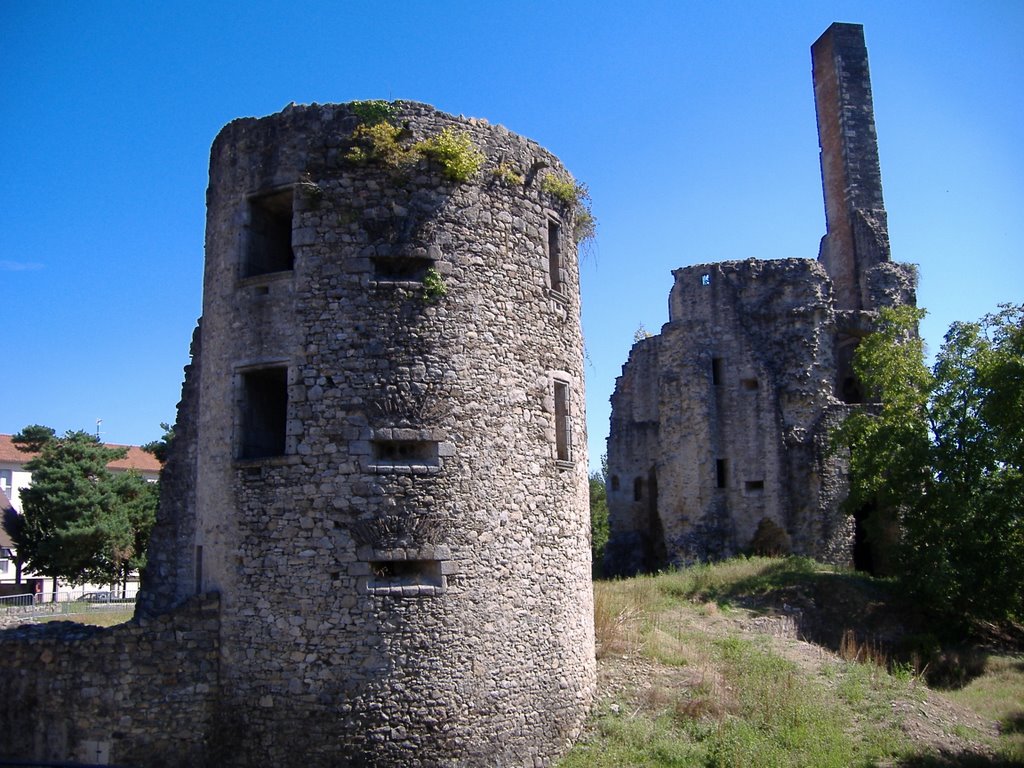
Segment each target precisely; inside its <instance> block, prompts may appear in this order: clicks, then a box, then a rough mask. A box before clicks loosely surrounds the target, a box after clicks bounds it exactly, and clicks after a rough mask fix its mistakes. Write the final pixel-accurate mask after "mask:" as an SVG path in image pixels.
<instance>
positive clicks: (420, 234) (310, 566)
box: [0, 102, 595, 768]
mask: <svg viewBox="0 0 1024 768" xmlns="http://www.w3.org/2000/svg"><path fill="white" fill-rule="evenodd" d="M394 106H395V113H394V115H393V122H394V124H395V125H397V126H399V127H401V128H402V134H401V135H400V137H399V139H400V141H401V142H402V143H403V144H404V145H405V146H406V147H408V146H409V145H411V144H412V142H414V141H419V140H423V139H426V138H428V137H431V136H437V135H439V134H440V133H441V132H442V131H443V130H446V129H449V130H453V131H456V132H457V133H460V134H463V135H466V136H468V137H469V138H470V140H471V141H472V143H473V145H475V147H476V148H477V149H478V150H480V151H481V152H482V153H483V155H484V158H485V160H484V165H483V167H482V169H481V170H480V171H479V172H478V173H477V174H475V175H474V176H473V177H472V178H471V179H469V180H468V181H467V182H464V183H460V182H454V181H451V180H449V179H447V178H446V177H445V175H444V173H443V171H442V168H441V167H440V166H439V165H438V164H437V162H436V161H434V160H427V159H424V158H422V157H421V158H420V159H419V160H417V161H416V162H415V163H413V164H411V165H408V166H405V167H402V168H391V167H388V166H387V165H385V164H383V163H381V162H378V161H375V160H369V161H367V160H365V159H364V160H360V159H358V158H353V155H352V153H351V149H352V148H353V147H355V146H357V142H356V140H355V139H354V137H353V132H354V131H355V129H356V128H357V126H358V125H359V124H360V118H359V116H358V111H357V109H356V108H354V107H353V106H352V105H323V106H317V105H313V106H291V107H288V108H286V109H285V110H284V111H283V112H281V113H279V114H277V115H273V116H271V117H267V118H262V119H251V118H246V119H241V120H236V121H234V122H232V123H231V124H229V125H228V126H226V127H225V128H224V130H223V131H222V132H221V134H220V135H219V136H218V137H217V140H216V141H215V142H214V145H213V150H212V153H211V164H210V186H209V190H208V196H207V200H208V219H207V239H206V254H207V255H206V273H205V280H204V305H203V317H202V321H201V338H200V335H199V334H197V336H196V338H195V341H194V345H193V360H192V363H191V365H190V366H189V369H188V371H187V375H186V380H185V385H184V387H183V395H182V402H181V404H180V406H179V414H178V422H177V424H178V426H177V430H179V431H178V432H177V437H176V439H175V442H174V448H173V455H172V458H171V459H170V461H169V463H168V469H167V476H166V478H165V482H166V486H165V488H164V494H163V497H162V499H161V512H160V520H159V524H158V526H157V530H156V531H155V533H154V538H153V551H152V553H151V555H150V559H151V562H152V563H153V567H152V569H151V571H150V572H149V573H147V574H146V578H145V581H144V594H143V596H142V598H141V600H140V606H139V609H138V611H139V616H140V617H146V618H147V620H162V618H161V617H163V616H167V615H174V616H176V615H178V613H177V612H179V611H181V610H183V609H182V608H181V607H180V606H182V605H183V604H187V602H186V601H187V600H188V599H189V596H190V595H192V594H194V593H196V592H197V591H198V592H212V593H218V594H219V596H220V613H219V645H218V646H217V653H216V656H215V662H213V663H212V664H211V666H210V670H211V671H210V674H209V675H208V676H206V677H203V676H202V675H199V674H198V672H197V674H196V676H195V677H194V679H193V680H192V685H193V690H195V691H197V693H196V696H195V698H194V701H192V702H184V703H182V704H181V705H180V709H178V710H176V711H175V712H174V713H168V714H167V720H166V721H165V723H164V724H163V725H161V723H160V720H159V707H158V706H157V705H156V704H154V706H153V707H152V710H153V712H154V715H153V718H152V719H150V720H147V723H148V724H149V727H150V729H151V730H149V731H146V732H143V730H144V729H142V727H141V726H140V728H139V729H138V732H136V730H131V731H129V732H124V735H123V737H119V739H117V740H116V745H115V747H116V748H112V750H111V753H110V754H111V761H114V762H126V761H127V759H126V756H127V755H137V754H139V750H140V749H142V748H143V745H146V748H147V749H151V750H152V754H153V757H150V758H147V759H146V760H141V759H140V760H139V763H140V764H141V765H161V766H162V765H182V766H184V765H189V766H195V765H209V766H255V765H274V766H302V767H303V768H314V767H315V766H343V765H388V766H391V765H405V766H418V765H431V766H433V765H460V766H461V765H482V766H483V765H486V766H500V765H509V766H512V765H516V766H518V765H547V764H549V763H550V762H551V761H552V760H553V759H554V758H555V757H556V756H557V755H558V754H560V753H561V752H562V751H563V750H564V749H566V748H567V747H568V745H569V744H570V742H571V739H572V738H573V737H574V735H575V734H576V733H577V732H578V730H579V728H580V727H581V726H582V723H583V719H584V718H585V716H586V713H587V709H588V705H589V703H590V701H591V698H592V695H593V690H594V686H595V661H594V640H593V623H592V610H593V605H592V594H591V585H590V562H589V560H590V556H589V514H588V505H587V457H586V448H585V445H586V440H585V418H584V392H583V343H582V337H581V332H580V321H579V276H578V264H577V255H576V247H575V243H574V242H573V240H572V237H571V233H572V231H573V223H574V216H575V209H574V207H573V206H572V205H567V204H565V203H563V202H560V201H559V200H557V199H555V198H554V197H553V196H551V195H550V194H549V193H547V192H544V191H543V190H542V187H541V179H542V178H543V175H544V174H548V173H554V174H558V175H560V176H562V177H564V178H565V179H569V176H568V174H567V173H566V172H565V170H564V169H563V168H562V166H561V164H560V163H559V162H558V160H557V159H556V158H555V157H554V156H552V155H551V154H550V153H548V152H546V151H545V150H544V149H542V148H541V147H540V146H538V145H537V144H535V143H533V142H531V141H528V140H526V139H523V138H521V137H519V136H516V135H514V134H512V133H510V132H508V131H507V130H506V129H504V128H502V127H500V126H491V125H488V124H487V123H486V122H484V121H480V120H472V119H465V118H455V117H452V116H449V115H445V114H442V113H440V112H437V111H436V110H434V109H433V108H431V107H429V106H426V105H422V104H414V103H407V102H401V103H396V104H395V105H394ZM363 148H364V149H365V146H364V147H363ZM499 165H503V166H506V167H509V168H511V169H513V170H514V171H515V172H517V173H518V174H520V175H522V176H523V177H524V178H525V181H524V182H523V183H514V184H511V185H509V183H508V181H507V178H505V177H503V176H502V175H500V174H498V173H495V171H496V170H497V169H498V167H499ZM550 248H556V249H557V251H558V257H557V258H555V259H554V260H552V258H551V255H550V253H549V249H550ZM553 263H554V264H555V265H556V266H555V267H552V264H553ZM555 268H557V270H558V271H557V272H554V269H555ZM431 270H432V271H431ZM553 274H554V275H555V276H556V281H555V283H556V284H555V288H554V289H553V287H552V275H553ZM204 626H205V625H204ZM191 629H192V628H191V627H190V626H189V625H188V623H187V622H186V623H185V624H184V625H183V627H182V630H183V631H186V632H187V631H191ZM211 631H214V632H215V631H216V629H215V628H214V629H213V630H211ZM115 636H117V635H115ZM178 654H179V655H183V654H184V655H187V653H186V652H185V651H182V650H179V651H178ZM78 658H79V657H78V656H75V659H76V661H75V662H74V665H77V664H78V663H79V661H78V660H77V659H78ZM126 658H128V659H129V660H128V661H126V662H125V664H126V668H125V669H126V672H125V674H127V675H129V676H131V674H132V673H133V672H134V673H135V674H136V675H138V677H136V678H135V679H134V681H133V682H131V684H132V685H136V684H137V685H138V686H140V688H144V687H145V685H146V682H145V680H144V679H142V676H141V670H142V669H144V668H145V667H147V666H151V665H157V666H158V665H160V664H161V663H162V662H161V661H160V660H158V659H154V658H152V655H151V651H150V650H149V649H146V650H141V649H140V650H139V651H138V652H137V653H132V654H127V655H126ZM72 668H74V667H69V669H72ZM31 675H34V677H33V680H34V682H33V685H34V686H35V687H34V688H33V690H35V691H37V692H38V694H39V695H38V697H37V698H36V699H33V700H32V701H29V702H25V701H23V704H25V706H26V709H27V711H31V712H32V713H33V714H32V715H31V717H33V718H36V720H33V722H41V721H42V718H43V716H44V713H49V717H50V718H51V720H52V721H56V722H62V721H64V720H67V719H71V718H73V717H76V716H77V715H75V714H74V712H73V710H72V709H68V708H64V706H63V704H61V702H60V701H59V699H57V698H55V695H56V693H57V692H58V691H59V690H61V688H60V685H62V683H57V682H53V681H52V680H51V679H50V678H49V677H48V676H47V675H46V674H45V673H44V672H38V674H36V673H31ZM156 679H157V680H158V679H159V677H157V678H156ZM190 679H191V678H190ZM125 685H129V684H128V683H126V684H125ZM157 685H158V684H157ZM200 685H202V686H203V687H202V689H201V690H202V691H203V694H202V695H199V693H198V691H199V690H200V688H199V687H198V686H200ZM132 690H133V691H134V690H135V689H134V688H133V689H132ZM2 693H3V692H2V691H0V694H2ZM156 693H157V694H159V691H158V690H157V691H156ZM197 708H198V709H197ZM190 713H192V714H194V715H195V716H194V718H193V722H191V723H190V724H189V729H190V733H189V734H188V737H189V739H191V741H190V744H191V745H192V746H190V747H189V749H190V751H188V752H187V753H183V754H185V755H186V756H183V757H181V758H176V757H175V755H176V754H177V751H176V750H177V747H176V746H173V745H172V742H174V741H175V739H174V736H175V731H176V730H177V727H178V720H177V719H175V718H179V717H180V718H182V719H187V718H188V717H189V714H190ZM83 718H84V721H85V722H87V723H88V725H89V727H88V728H87V729H85V728H84V727H83V730H81V732H80V733H79V732H78V731H76V732H74V733H71V732H69V733H68V735H67V738H66V739H65V742H66V743H67V745H68V747H69V748H72V747H73V744H72V742H73V741H74V740H75V739H76V738H84V739H93V738H94V736H95V738H99V737H100V736H101V735H102V734H104V733H111V732H113V731H115V730H117V729H118V726H117V718H116V717H115V713H114V711H113V710H106V709H103V708H102V707H96V708H94V709H91V710H88V713H87V714H85V715H83ZM118 732H119V733H120V732H121V731H118ZM160 734H162V738H164V739H165V741H166V743H167V746H166V747H165V746H164V742H163V741H160V742H159V743H158V736H160ZM39 738H42V737H39ZM27 743H28V742H23V744H27ZM14 751H15V750H12V753H14ZM17 751H18V752H19V756H26V757H36V756H37V752H38V750H36V749H34V748H32V749H30V748H28V747H27V746H26V747H25V748H24V749H21V748H19V750H17ZM48 754H49V753H48ZM61 757H62V758H63V757H66V755H61Z"/></svg>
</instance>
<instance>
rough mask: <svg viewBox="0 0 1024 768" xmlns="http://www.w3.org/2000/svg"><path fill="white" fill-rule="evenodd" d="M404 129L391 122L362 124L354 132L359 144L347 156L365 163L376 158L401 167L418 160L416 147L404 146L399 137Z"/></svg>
mask: <svg viewBox="0 0 1024 768" xmlns="http://www.w3.org/2000/svg"><path fill="white" fill-rule="evenodd" d="M401 134H402V129H401V128H398V127H396V126H394V125H391V124H390V123H375V124H373V125H365V124H364V125H360V126H359V127H358V128H356V129H355V131H353V132H352V138H353V139H355V140H356V141H357V142H358V145H357V146H355V147H352V149H350V150H349V151H348V154H347V155H345V157H346V158H347V159H348V160H350V161H351V162H355V163H364V162H368V161H370V160H375V161H377V162H379V163H381V164H382V165H385V166H387V167H389V168H401V167H403V166H406V165H410V164H411V163H414V162H416V159H417V158H418V153H417V152H416V151H415V148H409V147H405V146H402V144H401V142H400V141H399V137H400V136H401Z"/></svg>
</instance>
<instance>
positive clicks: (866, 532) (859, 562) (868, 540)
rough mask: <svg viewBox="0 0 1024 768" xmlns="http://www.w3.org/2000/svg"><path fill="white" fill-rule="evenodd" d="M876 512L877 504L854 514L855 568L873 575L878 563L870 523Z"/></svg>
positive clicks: (867, 506)
mask: <svg viewBox="0 0 1024 768" xmlns="http://www.w3.org/2000/svg"><path fill="white" fill-rule="evenodd" d="M876 512H877V507H876V505H875V504H865V505H864V506H863V507H861V508H860V509H858V510H857V511H856V512H854V513H853V521H854V532H853V567H854V568H855V569H856V570H858V571H864V572H865V573H870V574H871V575H874V574H875V570H876V563H875V553H874V548H873V546H872V536H871V524H870V521H871V519H872V518H873V517H874V516H875V513H876Z"/></svg>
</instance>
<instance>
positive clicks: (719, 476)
mask: <svg viewBox="0 0 1024 768" xmlns="http://www.w3.org/2000/svg"><path fill="white" fill-rule="evenodd" d="M727 479H728V478H727V477H726V461H725V459H716V460H715V487H716V488H725V484H726V481H727Z"/></svg>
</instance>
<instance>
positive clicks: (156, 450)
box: [139, 421, 174, 464]
mask: <svg viewBox="0 0 1024 768" xmlns="http://www.w3.org/2000/svg"><path fill="white" fill-rule="evenodd" d="M160 429H162V430H163V431H164V434H163V437H161V438H160V439H159V440H151V441H150V442H148V443H144V444H143V445H140V446H139V447H140V448H141V449H142V450H144V451H145V452H146V453H151V454H153V456H154V457H156V460H157V461H159V462H160V463H161V464H163V463H165V462H166V461H167V456H168V454H169V453H170V450H171V443H172V442H174V427H173V426H171V425H170V424H168V423H167V422H164V421H162V422H160Z"/></svg>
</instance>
